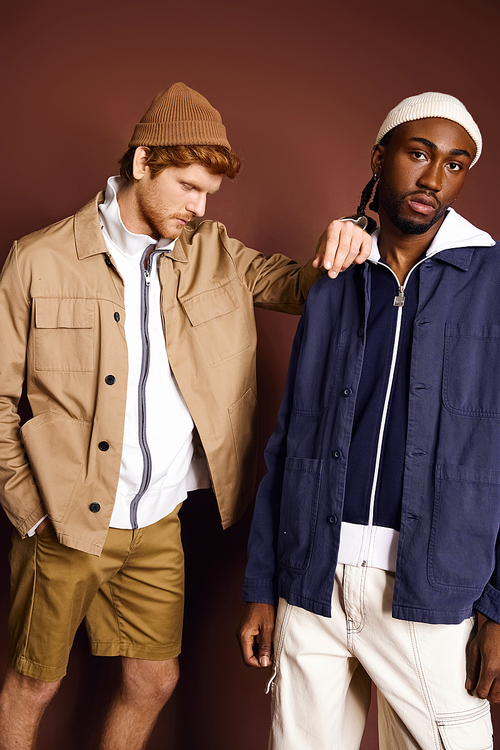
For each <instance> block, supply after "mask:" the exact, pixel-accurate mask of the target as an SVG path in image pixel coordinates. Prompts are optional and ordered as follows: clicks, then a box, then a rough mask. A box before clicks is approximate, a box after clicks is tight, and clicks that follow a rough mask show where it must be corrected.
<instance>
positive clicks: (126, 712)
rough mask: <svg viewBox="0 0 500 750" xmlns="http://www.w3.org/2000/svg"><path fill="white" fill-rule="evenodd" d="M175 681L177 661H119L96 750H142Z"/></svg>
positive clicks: (123, 658)
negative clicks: (115, 685)
mask: <svg viewBox="0 0 500 750" xmlns="http://www.w3.org/2000/svg"><path fill="white" fill-rule="evenodd" d="M178 678H179V662H178V660H177V659H169V660H168V661H149V660H146V659H131V658H128V657H122V681H121V684H120V687H119V688H118V690H117V692H116V695H115V696H114V698H113V702H112V703H111V707H110V710H109V713H108V715H107V717H106V721H105V723H104V729H103V733H102V739H101V744H100V745H99V749H100V750H143V748H145V747H146V742H147V741H148V738H149V736H150V734H151V732H152V730H153V727H154V725H155V723H156V719H157V718H158V714H159V713H160V711H161V709H162V708H163V706H164V705H165V703H166V702H167V701H168V699H169V698H170V696H171V695H172V692H173V690H174V688H175V686H176V684H177V680H178ZM0 750H2V748H1V747H0Z"/></svg>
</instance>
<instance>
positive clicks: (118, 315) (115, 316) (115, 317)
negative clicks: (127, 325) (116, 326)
mask: <svg viewBox="0 0 500 750" xmlns="http://www.w3.org/2000/svg"><path fill="white" fill-rule="evenodd" d="M113 317H114V319H115V320H116V322H117V323H118V321H119V320H120V313H119V312H116V313H115V314H114V315H113Z"/></svg>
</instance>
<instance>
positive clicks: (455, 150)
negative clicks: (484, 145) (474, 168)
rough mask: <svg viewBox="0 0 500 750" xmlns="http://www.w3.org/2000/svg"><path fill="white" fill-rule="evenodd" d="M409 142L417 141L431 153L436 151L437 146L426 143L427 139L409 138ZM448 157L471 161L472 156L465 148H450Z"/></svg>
mask: <svg viewBox="0 0 500 750" xmlns="http://www.w3.org/2000/svg"><path fill="white" fill-rule="evenodd" d="M410 141H417V143H423V145H424V146H427V147H428V148H430V149H431V150H432V151H437V146H436V144H435V143H433V142H432V141H428V140H427V138H417V137H415V138H410ZM450 156H468V157H469V159H471V160H472V156H471V155H470V153H469V152H468V151H467V150H466V149H465V148H452V150H451V151H450Z"/></svg>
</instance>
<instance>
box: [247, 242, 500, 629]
mask: <svg viewBox="0 0 500 750" xmlns="http://www.w3.org/2000/svg"><path fill="white" fill-rule="evenodd" d="M370 274H371V267H370V263H365V264H364V265H363V266H355V267H353V268H351V269H349V270H348V271H346V272H344V273H342V274H340V276H339V277H338V278H337V279H336V280H335V281H332V280H331V279H329V278H324V279H322V280H321V281H319V282H318V283H317V284H316V285H315V286H314V287H313V288H312V290H311V291H310V293H309V298H308V300H307V303H306V308H305V311H304V313H303V316H302V319H301V321H300V324H299V328H298V330H297V334H296V337H295V341H294V345H293V350H292V355H291V360H290V368H289V373H288V379H287V385H286V390H285V395H284V398H283V402H282V405H281V409H280V412H279V418H278V425H277V427H276V430H275V432H274V434H273V436H272V437H271V439H270V441H269V444H268V446H267V449H266V454H265V455H266V463H267V467H268V473H267V475H266V476H265V477H264V479H263V481H262V483H261V485H260V488H259V491H258V495H257V501H256V506H255V512H254V519H253V522H252V528H251V532H250V539H249V561H248V566H247V571H246V578H245V586H244V592H243V598H244V599H245V600H246V601H255V602H268V603H273V604H275V603H277V598H278V596H281V597H284V598H285V599H286V600H287V601H288V602H289V603H290V604H293V605H297V606H300V607H303V608H304V609H307V610H310V611H311V612H315V613H316V614H319V615H324V616H330V614H331V596H332V590H333V582H334V573H335V565H336V560H337V554H338V546H339V538H340V524H341V519H342V512H343V501H344V489H345V478H346V467H347V460H348V455H349V444H350V435H351V429H352V422H353V416H354V408H355V402H356V393H357V388H358V384H359V379H360V373H361V368H362V364H363V354H364V346H365V326H366V321H367V318H368V313H369V309H370V293H369V290H370V283H369V282H370ZM418 299H419V302H418V308H417V312H416V315H415V320H414V325H413V342H412V354H411V368H410V388H409V403H408V426H407V440H406V455H405V466H404V481H403V495H402V508H401V528H400V537H399V547H398V557H397V568H396V581H395V589H394V597H393V616H394V617H396V618H399V619H404V620H415V621H421V622H429V623H459V622H461V621H462V620H464V619H465V618H466V617H469V616H470V615H471V613H472V611H473V609H476V610H478V611H480V612H482V613H484V614H485V615H486V616H488V617H490V618H492V619H494V620H496V621H497V622H500V569H499V560H498V559H497V558H498V557H499V555H498V551H499V549H500V547H499V542H498V532H499V526H500V244H499V243H496V244H495V245H494V246H493V247H465V248H455V249H449V250H443V251H442V252H440V253H439V254H437V255H435V256H432V257H429V258H427V259H426V260H425V261H424V262H423V263H422V265H421V267H420V279H419V298H418Z"/></svg>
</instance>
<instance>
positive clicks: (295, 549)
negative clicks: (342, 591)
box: [278, 457, 322, 575]
mask: <svg viewBox="0 0 500 750" xmlns="http://www.w3.org/2000/svg"><path fill="white" fill-rule="evenodd" d="M321 464H322V462H321V460H320V459H315V458H292V457H289V458H287V459H286V463H285V474H284V477H283V490H282V495H281V509H280V525H279V537H278V560H279V563H280V565H282V566H283V567H285V568H287V569H288V570H290V571H292V572H294V573H298V574H299V575H300V574H302V573H305V571H306V570H307V568H308V566H309V562H310V559H311V553H312V546H313V541H314V534H315V530H316V518H317V515H318V497H319V488H320V481H321Z"/></svg>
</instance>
